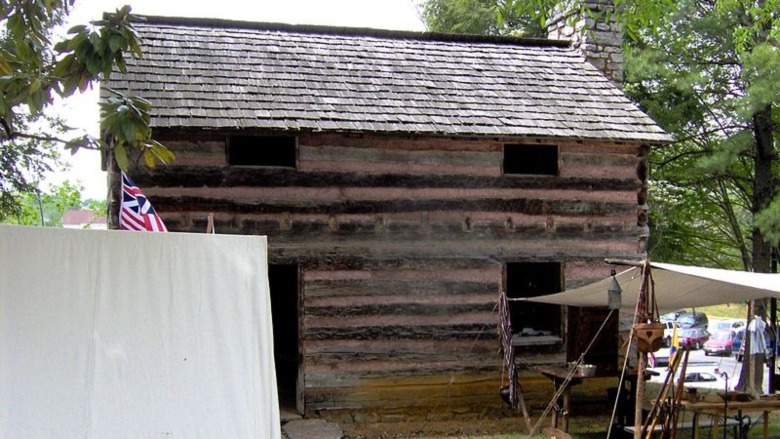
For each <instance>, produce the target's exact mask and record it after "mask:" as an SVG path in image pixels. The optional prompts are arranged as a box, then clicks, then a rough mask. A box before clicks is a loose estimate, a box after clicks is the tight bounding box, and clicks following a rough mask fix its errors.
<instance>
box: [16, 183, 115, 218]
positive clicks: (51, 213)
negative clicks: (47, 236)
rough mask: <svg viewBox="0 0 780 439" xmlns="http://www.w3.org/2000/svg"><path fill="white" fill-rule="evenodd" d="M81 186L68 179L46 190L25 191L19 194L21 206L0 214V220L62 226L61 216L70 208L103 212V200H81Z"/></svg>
mask: <svg viewBox="0 0 780 439" xmlns="http://www.w3.org/2000/svg"><path fill="white" fill-rule="evenodd" d="M83 189H84V188H83V187H81V186H78V185H74V184H72V183H70V182H68V181H66V182H64V183H62V184H61V185H58V186H53V187H52V188H51V189H50V191H48V192H39V191H37V190H36V191H33V192H26V193H23V194H20V195H19V199H20V204H21V208H20V209H18V210H17V211H16V212H15V213H13V214H11V215H2V216H0V222H3V223H6V224H21V225H26V226H47V227H60V226H62V216H63V215H64V214H65V212H67V211H68V210H71V209H83V208H89V209H90V210H92V211H93V212H96V213H97V214H103V213H104V212H105V210H98V209H101V208H104V206H105V204H106V202H105V201H102V202H100V201H96V200H86V201H85V200H82V199H81V191H83Z"/></svg>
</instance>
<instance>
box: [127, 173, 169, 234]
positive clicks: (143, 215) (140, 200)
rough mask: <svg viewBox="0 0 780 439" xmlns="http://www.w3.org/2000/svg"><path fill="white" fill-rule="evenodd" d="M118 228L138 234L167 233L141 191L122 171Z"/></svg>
mask: <svg viewBox="0 0 780 439" xmlns="http://www.w3.org/2000/svg"><path fill="white" fill-rule="evenodd" d="M119 228H120V229H125V230H136V231H139V232H167V231H168V229H166V228H165V224H163V222H162V219H160V217H159V216H158V215H157V212H155V211H154V208H153V207H152V203H150V202H149V200H147V199H146V197H145V196H144V194H142V193H141V189H138V186H136V185H135V183H133V181H132V180H130V177H128V176H127V174H125V173H124V171H122V203H121V205H120V206H119Z"/></svg>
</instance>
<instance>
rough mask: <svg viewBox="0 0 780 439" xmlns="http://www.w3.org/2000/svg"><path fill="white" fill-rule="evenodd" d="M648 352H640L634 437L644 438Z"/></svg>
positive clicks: (635, 438)
mask: <svg viewBox="0 0 780 439" xmlns="http://www.w3.org/2000/svg"><path fill="white" fill-rule="evenodd" d="M646 362H647V354H646V353H644V352H642V353H640V354H639V364H638V365H637V368H636V403H635V404H634V439H641V438H642V425H643V424H644V420H643V419H642V401H644V400H645V363H646Z"/></svg>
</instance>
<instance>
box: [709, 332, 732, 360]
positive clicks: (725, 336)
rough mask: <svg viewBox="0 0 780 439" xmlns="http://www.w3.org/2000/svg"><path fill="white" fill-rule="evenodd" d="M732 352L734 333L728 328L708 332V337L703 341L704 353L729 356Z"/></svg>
mask: <svg viewBox="0 0 780 439" xmlns="http://www.w3.org/2000/svg"><path fill="white" fill-rule="evenodd" d="M732 352H734V333H732V332H731V331H729V330H726V331H718V332H713V333H711V334H710V339H709V340H707V342H705V343H704V355H725V356H730V355H731V353H732Z"/></svg>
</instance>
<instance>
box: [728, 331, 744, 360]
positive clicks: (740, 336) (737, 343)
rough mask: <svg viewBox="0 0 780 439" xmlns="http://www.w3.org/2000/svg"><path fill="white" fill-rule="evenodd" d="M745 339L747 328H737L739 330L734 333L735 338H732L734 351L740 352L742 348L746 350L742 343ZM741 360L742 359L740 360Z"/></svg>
mask: <svg viewBox="0 0 780 439" xmlns="http://www.w3.org/2000/svg"><path fill="white" fill-rule="evenodd" d="M744 341H745V328H744V327H743V328H740V329H737V332H736V333H735V334H734V338H733V340H732V347H731V349H732V350H733V351H734V352H739V351H740V350H742V351H744V348H743V347H742V345H743V344H744ZM737 357H739V355H737ZM740 361H741V360H740Z"/></svg>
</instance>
